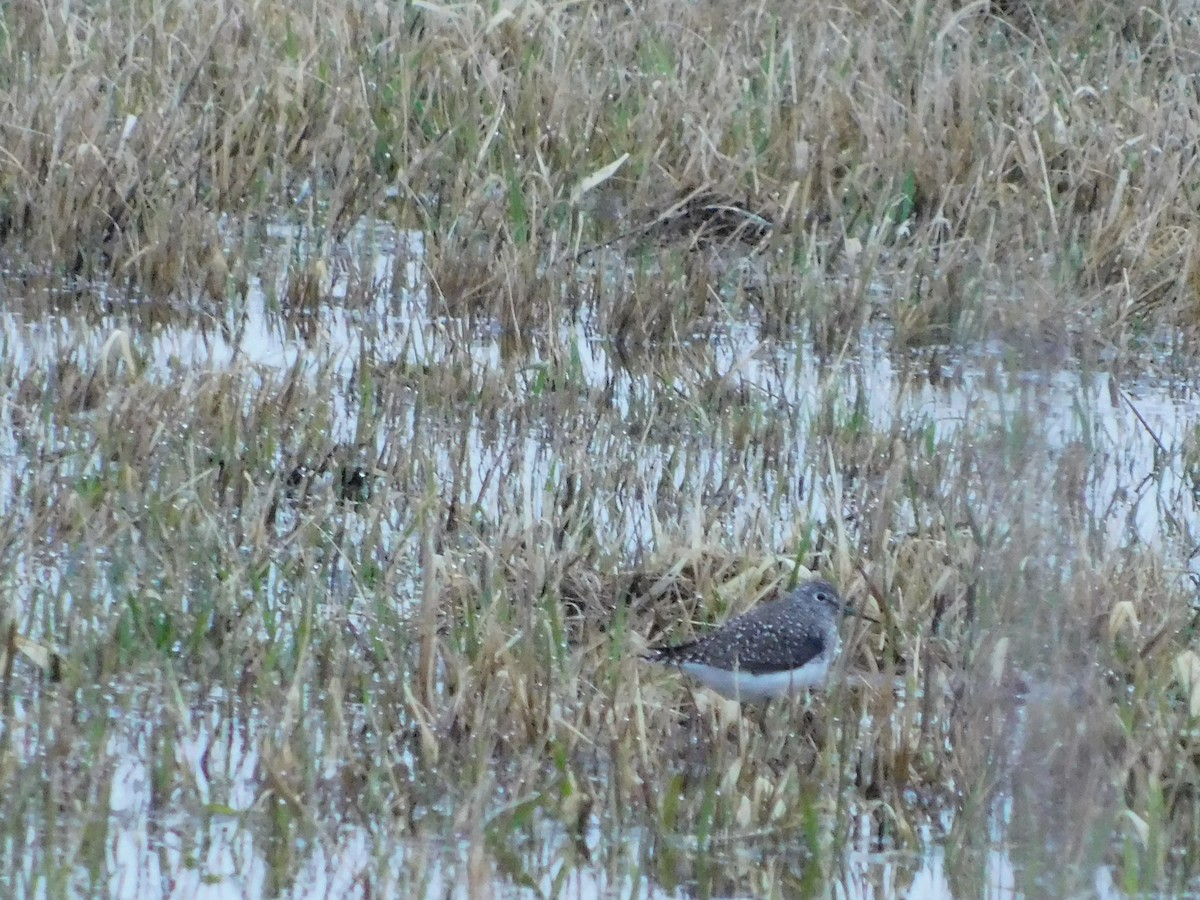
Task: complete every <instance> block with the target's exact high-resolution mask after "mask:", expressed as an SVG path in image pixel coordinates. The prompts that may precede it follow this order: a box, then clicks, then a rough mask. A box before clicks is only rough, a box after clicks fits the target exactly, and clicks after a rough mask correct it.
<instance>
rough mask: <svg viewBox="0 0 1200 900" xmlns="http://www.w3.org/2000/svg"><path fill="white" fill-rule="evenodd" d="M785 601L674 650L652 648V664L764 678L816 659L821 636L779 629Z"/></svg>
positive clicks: (822, 642)
mask: <svg viewBox="0 0 1200 900" xmlns="http://www.w3.org/2000/svg"><path fill="white" fill-rule="evenodd" d="M786 603H787V601H786V600H776V601H772V602H770V603H764V604H762V605H761V606H757V607H755V608H754V609H752V610H751V611H750V612H748V613H746V614H745V615H744V616H739V617H738V618H736V619H733V620H732V621H730V622H729V623H727V624H726V625H725V626H724V627H723V628H720V629H718V630H717V631H715V632H713V633H712V634H710V635H707V636H706V637H702V638H700V639H698V640H695V641H689V642H688V643H686V644H679V645H677V646H674V647H653V648H651V653H652V654H653V656H652V657H651V658H652V659H654V660H655V661H656V662H664V663H675V664H679V663H685V662H703V663H706V664H708V665H711V666H715V667H717V668H721V669H739V670H741V671H743V672H748V673H750V674H752V675H765V674H768V673H770V672H782V671H788V670H790V669H797V668H799V667H800V666H802V665H804V664H805V663H807V662H810V661H811V660H813V659H815V658H816V657H818V656H820V655H821V653H822V652H823V651H824V650H825V638H824V636H823V635H822V634H820V633H817V632H814V631H812V630H809V629H804V630H803V631H802V632H800V633H799V634H798V633H797V631H796V628H795V626H794V625H793V626H792V627H791V628H785V627H783V624H782V623H781V622H780V621H779V619H780V615H781V613H783V612H785V611H786Z"/></svg>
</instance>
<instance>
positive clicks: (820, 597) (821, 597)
mask: <svg viewBox="0 0 1200 900" xmlns="http://www.w3.org/2000/svg"><path fill="white" fill-rule="evenodd" d="M817 599H818V600H822V601H824V600H828V599H829V595H828V594H827V593H825V592H824V591H817Z"/></svg>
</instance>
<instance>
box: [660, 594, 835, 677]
mask: <svg viewBox="0 0 1200 900" xmlns="http://www.w3.org/2000/svg"><path fill="white" fill-rule="evenodd" d="M846 612H851V613H853V612H854V610H852V609H850V608H849V607H847V606H846V605H845V604H844V603H843V602H842V598H841V597H840V596H839V595H838V592H837V588H835V587H834V586H833V585H832V584H830V583H829V582H828V581H810V582H808V583H807V584H802V585H800V586H798V587H797V588H796V589H795V590H794V591H792V592H791V593H789V594H787V595H786V596H784V597H781V598H780V599H778V600H772V601H770V602H769V603H763V604H761V605H759V606H756V607H755V608H754V609H752V610H750V612H748V613H746V614H745V615H742V616H738V617H737V618H736V619H731V620H730V621H728V622H726V623H725V624H724V625H722V626H721V627H720V628H718V629H717V630H716V631H714V632H712V633H711V634H707V635H705V636H704V637H702V638H699V639H697V640H694V641H689V642H688V643H686V644H678V645H676V646H674V647H664V646H659V647H651V648H650V652H649V654H648V655H647V656H646V659H648V660H651V661H653V662H661V663H668V664H671V665H677V666H679V668H680V669H682V670H683V671H684V672H687V673H688V674H689V675H691V676H692V677H693V678H695V679H697V680H698V681H700V682H702V683H703V684H705V685H706V686H708V687H710V688H712V689H713V690H714V691H716V692H717V693H719V694H722V695H724V696H726V697H729V698H731V699H734V700H745V701H755V700H767V699H770V698H772V697H780V696H783V695H785V694H790V693H792V692H793V691H800V690H804V689H805V688H810V687H815V686H816V685H819V684H821V683H823V682H824V681H825V677H826V676H827V675H828V674H829V666H830V665H831V664H832V663H833V660H834V657H836V656H837V652H838V645H839V643H840V641H839V638H838V623H839V622H840V621H841V618H842V613H846Z"/></svg>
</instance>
